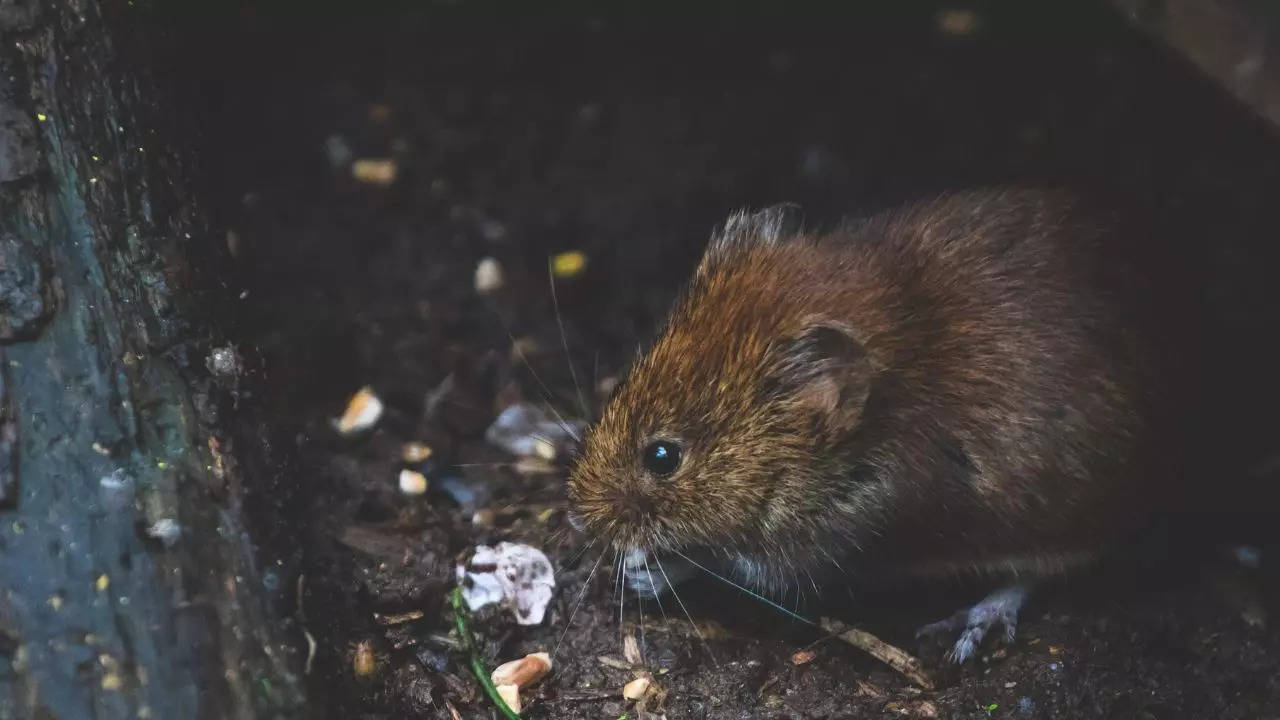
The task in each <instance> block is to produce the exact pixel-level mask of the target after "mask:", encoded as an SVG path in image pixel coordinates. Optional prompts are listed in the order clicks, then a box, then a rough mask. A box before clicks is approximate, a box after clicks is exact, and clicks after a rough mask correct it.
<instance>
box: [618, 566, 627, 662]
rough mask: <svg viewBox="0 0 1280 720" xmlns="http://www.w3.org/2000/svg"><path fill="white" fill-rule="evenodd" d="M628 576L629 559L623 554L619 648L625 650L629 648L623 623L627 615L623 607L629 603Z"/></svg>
mask: <svg viewBox="0 0 1280 720" xmlns="http://www.w3.org/2000/svg"><path fill="white" fill-rule="evenodd" d="M626 575H627V557H626V555H625V554H623V555H621V560H620V561H619V562H618V588H619V589H621V590H622V592H620V593H618V648H619V649H622V648H625V647H626V646H627V638H626V635H627V631H626V628H625V626H624V625H623V623H622V620H623V617H624V613H625V611H624V610H623V607H624V606H625V605H626V602H627V577H626Z"/></svg>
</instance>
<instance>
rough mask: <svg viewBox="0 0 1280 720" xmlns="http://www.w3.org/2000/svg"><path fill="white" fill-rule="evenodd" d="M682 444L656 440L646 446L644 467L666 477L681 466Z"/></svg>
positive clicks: (643, 458)
mask: <svg viewBox="0 0 1280 720" xmlns="http://www.w3.org/2000/svg"><path fill="white" fill-rule="evenodd" d="M680 454H681V451H680V446H679V445H677V444H675V443H673V442H670V441H668V440H655V441H654V442H651V443H649V444H648V446H646V447H645V449H644V452H643V453H642V455H641V461H642V462H643V463H644V469H645V470H648V471H649V472H651V473H653V474H654V475H657V476H658V477H666V476H667V475H670V474H671V473H673V472H675V471H676V468H678V467H680Z"/></svg>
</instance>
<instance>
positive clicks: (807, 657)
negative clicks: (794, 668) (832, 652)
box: [791, 650, 818, 665]
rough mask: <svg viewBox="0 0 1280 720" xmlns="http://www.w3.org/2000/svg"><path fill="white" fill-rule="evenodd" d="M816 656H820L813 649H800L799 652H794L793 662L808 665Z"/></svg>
mask: <svg viewBox="0 0 1280 720" xmlns="http://www.w3.org/2000/svg"><path fill="white" fill-rule="evenodd" d="M816 657H818V653H816V652H814V651H813V650H800V651H798V652H795V653H792V655H791V664H792V665H807V664H809V663H811V662H813V660H814V658H816Z"/></svg>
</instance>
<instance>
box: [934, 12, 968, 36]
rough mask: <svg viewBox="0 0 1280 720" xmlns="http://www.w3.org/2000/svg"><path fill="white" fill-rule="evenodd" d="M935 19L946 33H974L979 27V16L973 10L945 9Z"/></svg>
mask: <svg viewBox="0 0 1280 720" xmlns="http://www.w3.org/2000/svg"><path fill="white" fill-rule="evenodd" d="M934 20H935V21H936V22H937V24H938V32H941V33H943V34H944V35H955V36H964V35H972V34H973V32H974V31H975V30H977V29H978V16H977V15H976V14H974V12H973V11H972V10H943V11H941V12H939V13H938V14H937V15H936V16H935V17H934Z"/></svg>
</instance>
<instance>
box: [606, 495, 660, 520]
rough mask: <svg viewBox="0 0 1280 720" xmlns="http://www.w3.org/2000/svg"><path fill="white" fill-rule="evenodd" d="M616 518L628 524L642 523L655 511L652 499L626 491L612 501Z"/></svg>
mask: <svg viewBox="0 0 1280 720" xmlns="http://www.w3.org/2000/svg"><path fill="white" fill-rule="evenodd" d="M614 507H615V508H616V513H617V516H618V519H619V520H621V521H622V522H624V523H627V524H628V525H633V526H635V525H642V524H644V523H646V522H647V521H648V520H649V519H650V518H651V517H652V516H653V515H654V513H655V512H656V511H657V508H656V507H655V506H654V504H653V500H652V499H650V498H649V497H648V496H646V495H642V494H639V493H626V494H624V495H621V496H619V497H618V498H617V501H616V502H615V503H614Z"/></svg>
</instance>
